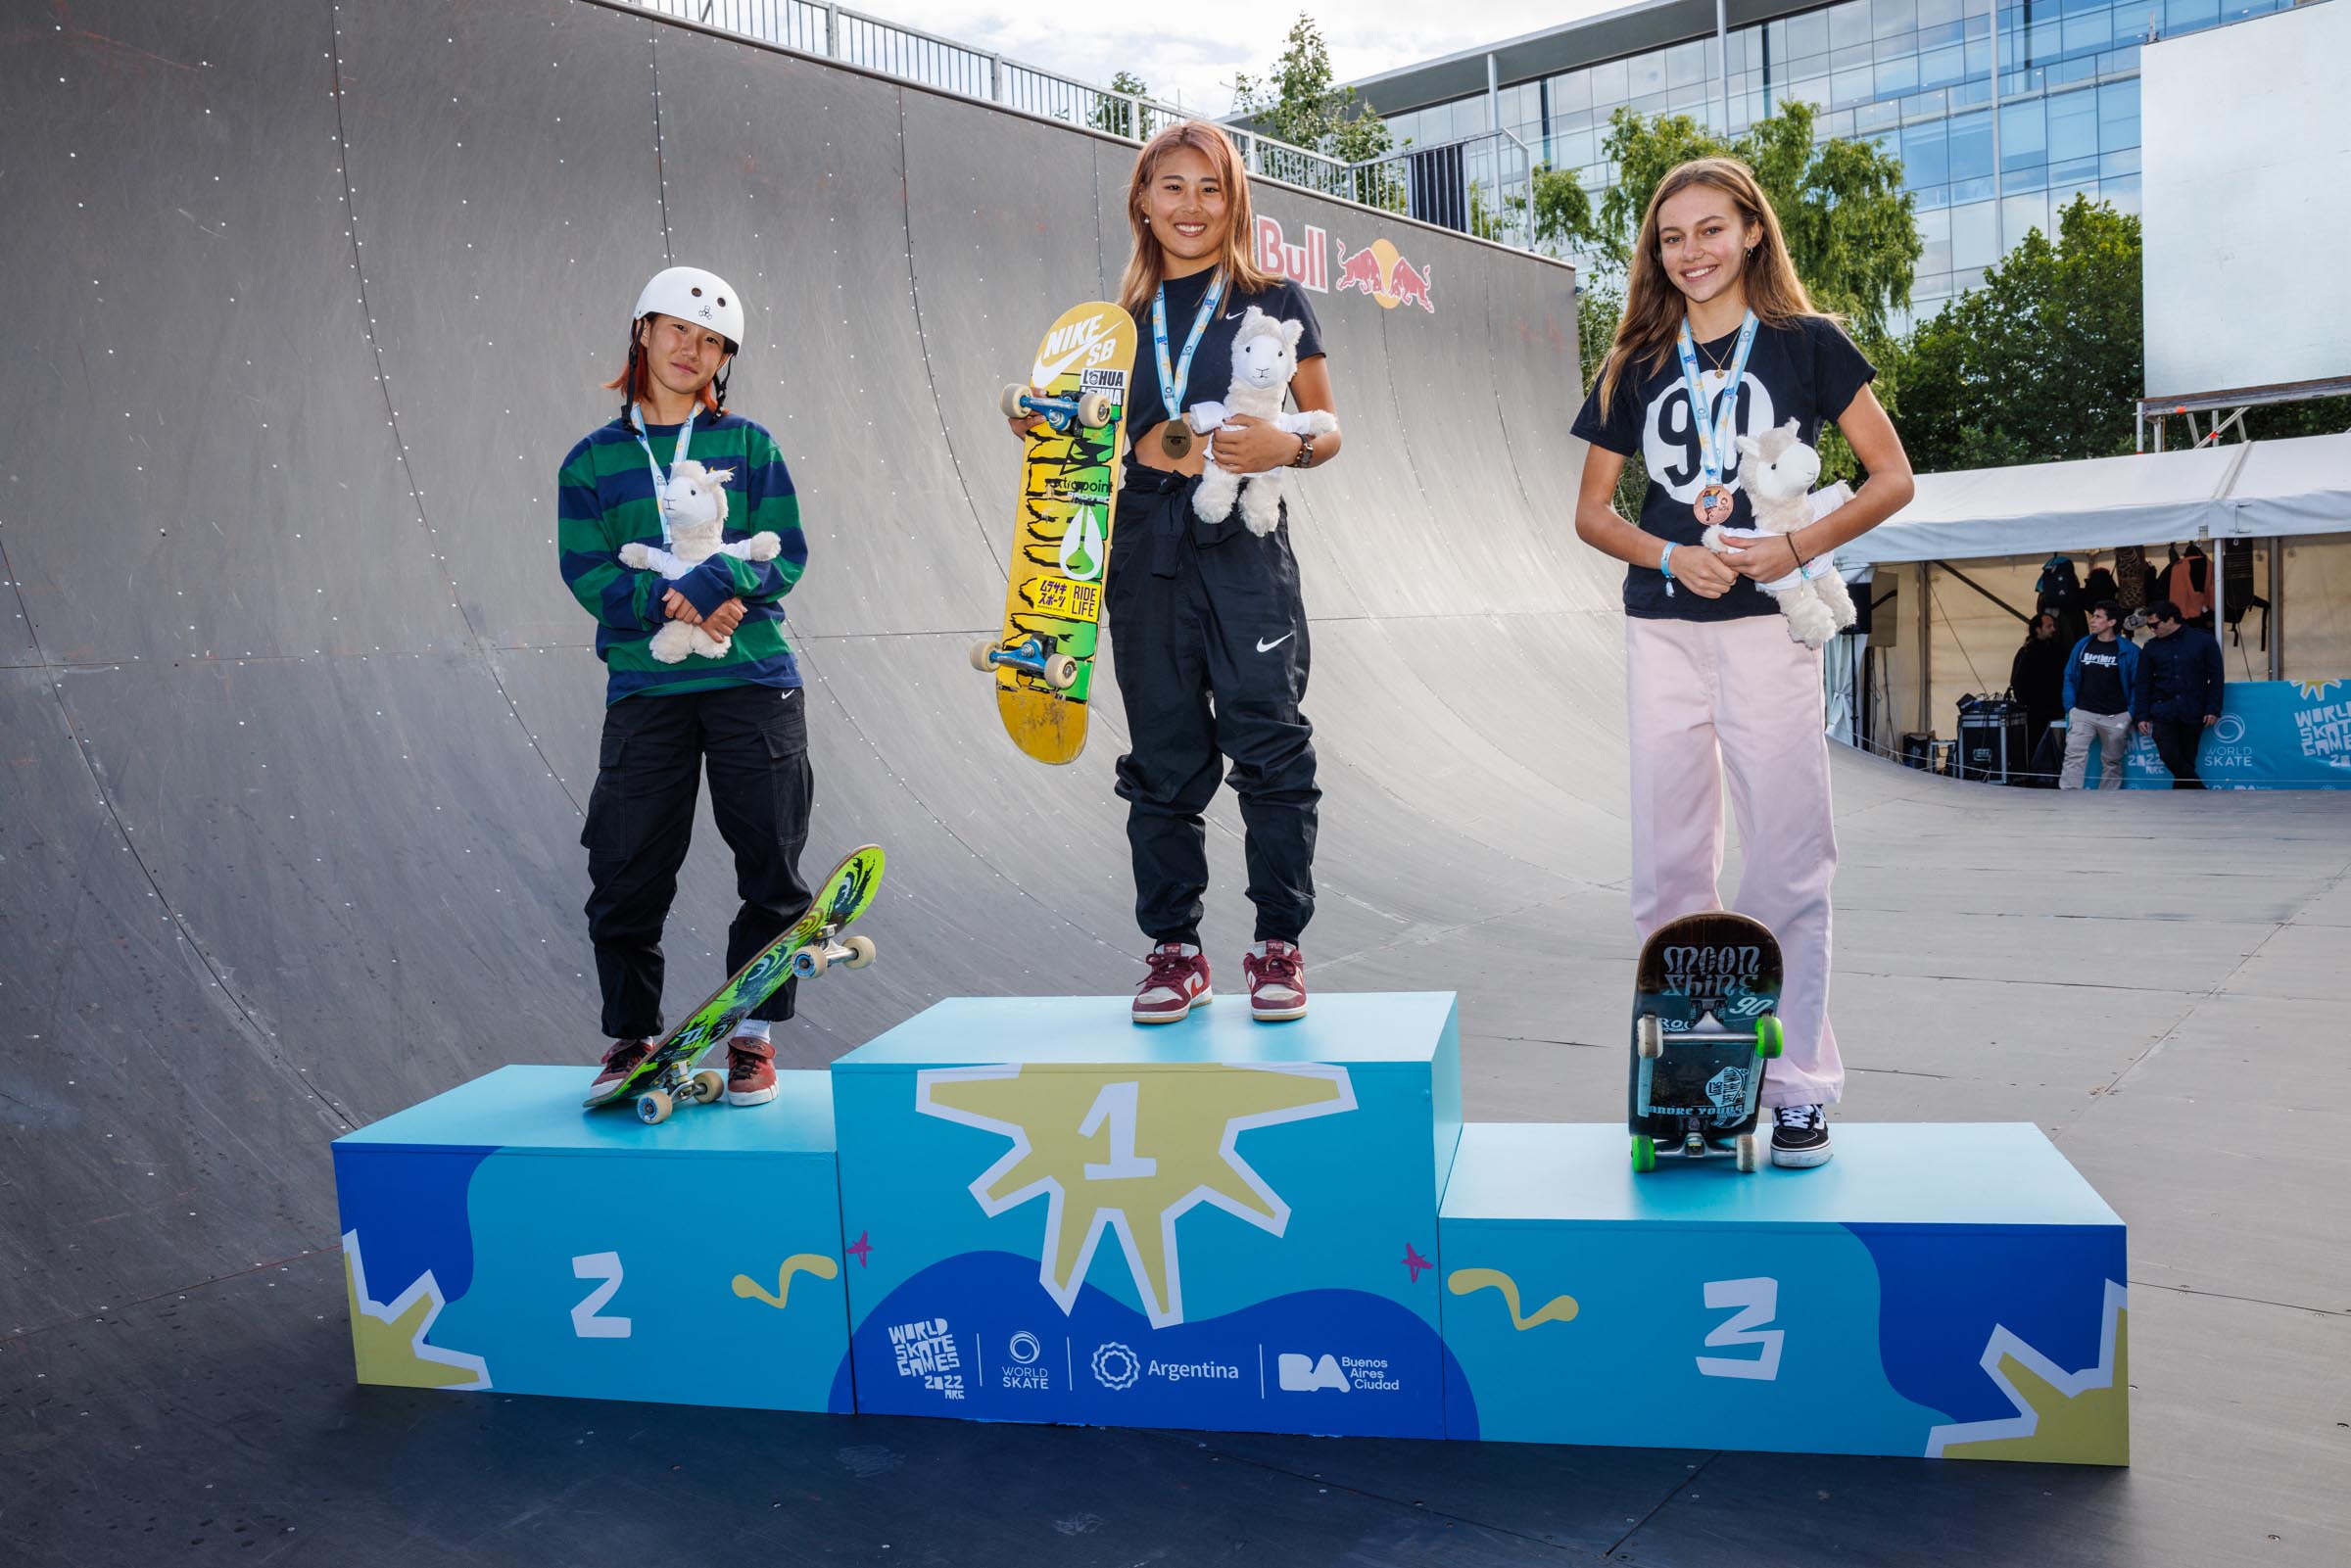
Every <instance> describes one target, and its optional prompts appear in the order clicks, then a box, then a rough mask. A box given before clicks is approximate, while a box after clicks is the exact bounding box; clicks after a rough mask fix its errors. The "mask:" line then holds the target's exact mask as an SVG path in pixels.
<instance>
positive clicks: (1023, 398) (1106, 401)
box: [996, 382, 1118, 435]
mask: <svg viewBox="0 0 2351 1568" xmlns="http://www.w3.org/2000/svg"><path fill="white" fill-rule="evenodd" d="M996 406H997V407H998V408H1000V409H1002V410H1003V413H1004V417H1005V418H1007V419H1026V418H1028V417H1029V416H1030V415H1031V414H1037V415H1040V416H1042V418H1043V419H1044V421H1045V423H1046V424H1048V425H1050V426H1052V427H1053V431H1054V434H1056V435H1059V434H1061V433H1063V432H1065V431H1067V430H1068V429H1069V428H1070V426H1071V425H1073V424H1079V425H1083V426H1085V427H1086V428H1087V429H1088V430H1099V429H1101V428H1102V427H1103V426H1104V425H1106V424H1109V423H1110V412H1111V410H1112V409H1113V408H1115V407H1117V406H1118V404H1117V402H1116V401H1115V400H1114V399H1113V398H1112V397H1111V395H1110V394H1109V393H1107V392H1103V391H1100V390H1099V389H1097V390H1095V391H1091V392H1081V393H1080V394H1079V395H1078V396H1077V397H1075V398H1040V397H1038V396H1037V395H1036V390H1035V389H1034V388H1032V387H1024V386H1022V385H1020V384H1019V383H1018V382H1008V383H1006V384H1005V387H1004V393H1003V396H1002V397H1000V398H999V399H997V401H996Z"/></svg>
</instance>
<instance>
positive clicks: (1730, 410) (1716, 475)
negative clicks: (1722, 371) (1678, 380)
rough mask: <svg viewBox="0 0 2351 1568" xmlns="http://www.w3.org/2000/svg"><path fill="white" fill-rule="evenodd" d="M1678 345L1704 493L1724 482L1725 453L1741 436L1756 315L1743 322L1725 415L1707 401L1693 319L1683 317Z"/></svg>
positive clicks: (1727, 385) (1751, 313) (1727, 386)
mask: <svg viewBox="0 0 2351 1568" xmlns="http://www.w3.org/2000/svg"><path fill="white" fill-rule="evenodd" d="M1674 346H1675V347H1676V348H1677V349H1679V350H1680V351H1681V356H1682V385H1683V386H1684V387H1686V388H1688V389H1689V393H1690V417H1691V419H1692V421H1693V422H1695V423H1696V424H1697V426H1698V466H1699V473H1700V477H1701V479H1702V480H1703V483H1702V484H1701V485H1700V486H1699V489H1700V491H1701V492H1702V493H1703V491H1704V489H1705V487H1706V486H1707V485H1719V484H1721V483H1722V454H1723V453H1724V452H1726V451H1729V450H1730V447H1731V439H1732V438H1733V437H1734V436H1736V435H1737V434H1738V433H1739V387H1740V384H1741V383H1742V382H1743V381H1744V380H1745V379H1746V376H1747V354H1748V351H1749V350H1750V349H1752V348H1753V347H1754V346H1755V312H1754V311H1752V310H1750V311H1748V312H1747V319H1746V320H1744V321H1742V322H1740V323H1739V350H1738V353H1737V354H1735V355H1733V356H1732V357H1731V370H1730V379H1729V380H1728V381H1726V382H1724V383H1723V390H1724V391H1725V393H1727V394H1728V396H1726V397H1725V398H1724V400H1723V404H1722V416H1721V417H1720V418H1719V419H1716V418H1715V417H1714V410H1713V407H1712V406H1711V404H1708V403H1707V401H1706V394H1705V388H1704V385H1703V382H1702V381H1701V380H1700V378H1699V374H1698V349H1697V347H1696V346H1695V345H1694V344H1692V343H1691V341H1690V318H1689V317H1688V316H1684V317H1682V330H1681V335H1680V336H1679V337H1678V338H1677V339H1676V340H1675V343H1674Z"/></svg>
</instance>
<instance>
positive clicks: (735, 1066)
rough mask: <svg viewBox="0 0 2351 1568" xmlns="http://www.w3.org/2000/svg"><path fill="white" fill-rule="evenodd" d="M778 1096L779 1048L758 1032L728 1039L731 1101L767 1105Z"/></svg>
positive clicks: (730, 1103) (728, 1078) (728, 1101)
mask: <svg viewBox="0 0 2351 1568" xmlns="http://www.w3.org/2000/svg"><path fill="white" fill-rule="evenodd" d="M775 1097H776V1048H775V1046H774V1045H773V1044H772V1043H770V1042H769V1041H766V1040H762V1039H760V1038H759V1037H758V1036H757V1035H755V1034H738V1035H737V1036H735V1038H733V1039H732V1040H729V1041H728V1042H727V1104H729V1105H765V1104H767V1102H768V1101H770V1100H773V1099H774V1098H775Z"/></svg>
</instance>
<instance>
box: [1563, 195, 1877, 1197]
mask: <svg viewBox="0 0 2351 1568" xmlns="http://www.w3.org/2000/svg"><path fill="white" fill-rule="evenodd" d="M1876 375H1877V372H1876V370H1875V369H1873V368H1872V367H1871V365H1870V363H1869V361H1868V360H1866V359H1864V358H1863V357H1862V356H1861V354H1860V351H1859V350H1857V349H1855V348H1854V347H1853V344H1852V340H1851V339H1849V338H1847V336H1846V335H1845V332H1844V330H1843V329H1842V328H1841V327H1840V326H1839V325H1838V324H1837V322H1836V320H1835V319H1834V318H1832V317H1830V316H1826V315H1823V314H1821V313H1820V312H1818V311H1816V310H1814V309H1812V301H1811V298H1810V296H1809V295H1808V294H1806V293H1805V291H1804V285H1803V282H1802V280H1801V279H1799V277H1798V276H1797V275H1796V268H1795V266H1794V265H1793V263H1791V261H1789V258H1788V246H1787V242H1786V241H1785V239H1784V238H1783V237H1782V235H1781V233H1780V220H1779V217H1778V216H1777V214H1774V213H1773V212H1772V210H1771V203H1770V202H1769V201H1768V200H1767V199H1766V198H1765V197H1764V195H1763V192H1762V190H1761V189H1760V188H1759V187H1758V186H1757V185H1756V183H1755V177H1754V174H1753V172H1752V171H1751V170H1750V169H1749V168H1748V166H1746V165H1745V164H1742V163H1739V162H1737V161H1735V160H1732V159H1722V158H1705V159H1698V160H1696V161H1694V162H1691V163H1687V164H1684V165H1682V166H1679V167H1678V168H1676V169H1674V170H1673V171H1672V172H1671V173H1669V174H1667V175H1666V176H1665V178H1664V179H1663V180H1662V181H1660V182H1659V184H1658V186H1657V190H1656V194H1655V196H1653V197H1651V199H1650V203H1649V211H1648V213H1647V214H1646V215H1644V216H1643V218H1642V220H1641V235H1640V239H1639V240H1638V241H1637V242H1636V244H1635V246H1634V254H1633V260H1632V266H1631V275H1630V277H1629V279H1628V280H1627V286H1626V292H1625V309H1624V318H1623V319H1622V320H1621V321H1620V322H1618V323H1617V327H1616V338H1615V341H1614V343H1612V344H1611V345H1610V346H1609V349H1608V356H1607V363H1606V364H1605V365H1604V367H1603V369H1602V372H1601V376H1600V382H1599V385H1598V386H1596V387H1594V388H1593V390H1592V394H1591V396H1590V397H1589V398H1587V399H1586V400H1585V403H1584V406H1583V410H1582V412H1580V413H1579V414H1577V415H1576V419H1575V425H1574V433H1575V434H1576V435H1577V436H1579V437H1581V438H1582V439H1583V440H1585V441H1587V442H1589V443H1590V444H1591V451H1589V452H1588V453H1586V455H1585V459H1584V474H1583V486H1582V489H1581V491H1580V493H1579V494H1578V496H1577V498H1576V508H1575V531H1576V533H1577V535H1578V536H1579V537H1581V538H1582V539H1583V540H1584V542H1585V543H1586V544H1589V545H1591V546H1594V547H1596V548H1598V549H1601V550H1605V551H1607V553H1608V554H1610V555H1613V556H1615V557H1616V558H1617V559H1618V560H1620V561H1623V562H1625V563H1626V566H1627V568H1628V570H1627V571H1626V573H1625V580H1624V609H1625V616H1626V622H1625V636H1624V668H1625V697H1626V703H1627V706H1628V708H1629V710H1630V720H1631V722H1630V728H1629V734H1630V740H1631V746H1632V756H1633V809H1632V832H1633V928H1634V931H1635V933H1636V935H1637V936H1638V937H1639V938H1640V939H1641V940H1643V941H1646V940H1648V938H1649V933H1650V932H1651V931H1653V930H1655V929H1656V928H1657V927H1659V926H1662V925H1663V924H1665V922H1667V921H1669V920H1672V919H1674V918H1676V917H1678V916H1682V915H1688V914H1693V913H1696V912H1699V911H1702V910H1713V909H1719V908H1721V907H1722V903H1721V897H1720V895H1719V893H1718V892H1717V890H1716V885H1715V883H1716V879H1717V878H1718V876H1719V875H1720V873H1721V871H1722V828H1721V822H1722V797H1723V794H1724V792H1725V788H1726V785H1727V788H1728V793H1729V795H1730V802H1731V814H1732V816H1733V817H1734V818H1735V819H1736V820H1737V822H1738V825H1739V841H1740V843H1741V845H1742V846H1743V847H1744V849H1745V854H1746V870H1745V872H1744V874H1743V875H1742V876H1741V878H1740V883H1739V901H1738V906H1737V907H1738V909H1739V912H1740V913H1741V914H1744V915H1750V916H1752V917H1753V918H1754V919H1756V920H1759V921H1761V922H1762V923H1763V924H1764V925H1766V926H1768V927H1771V928H1772V930H1773V931H1774V932H1775V933H1777V935H1778V936H1779V939H1780V945H1781V947H1782V948H1783V949H1784V950H1785V953H1786V957H1787V965H1788V977H1787V989H1786V992H1785V994H1784V995H1783V997H1782V999H1781V1007H1780V1019H1781V1022H1782V1023H1783V1024H1784V1025H1785V1026H1786V1029H1787V1050H1786V1054H1785V1055H1783V1056H1782V1057H1781V1058H1780V1059H1779V1060H1778V1061H1776V1062H1774V1063H1773V1064H1772V1066H1771V1070H1770V1075H1769V1077H1768V1078H1767V1080H1766V1081H1765V1084H1764V1088H1763V1103H1764V1104H1765V1105H1767V1106H1769V1107H1770V1108H1771V1110H1772V1119H1773V1123H1774V1125H1773V1128H1772V1140H1771V1157H1772V1161H1773V1163H1774V1164H1782V1165H1817V1164H1823V1163H1824V1162H1826V1161H1827V1160H1828V1158H1829V1154H1830V1148H1829V1124H1828V1117H1827V1116H1826V1114H1825V1112H1826V1108H1827V1107H1828V1106H1831V1105H1834V1104H1835V1103H1836V1102H1837V1100H1838V1098H1839V1096H1840V1095H1841V1093H1842V1092H1843V1090H1844V1085H1845V1067H1844V1064H1843V1063H1842V1062H1841V1061H1840V1060H1839V1058H1838V1055H1837V1036H1836V1034H1835V1033H1834V1031H1832V1030H1831V1029H1830V1027H1829V1019H1828V1003H1829V925H1830V918H1829V917H1830V910H1829V884H1830V881H1831V879H1833V878H1834V876H1835V874H1836V868H1837V837H1836V833H1835V832H1834V830H1833V829H1832V827H1831V824H1830V821H1829V759H1828V741H1827V738H1826V736H1824V735H1823V733H1822V724H1821V698H1822V692H1821V676H1820V663H1821V656H1820V654H1819V653H1818V652H1816V651H1814V650H1812V649H1809V648H1806V647H1805V646H1804V645H1803V644H1802V643H1800V642H1798V641H1794V640H1792V639H1791V638H1790V637H1789V636H1788V633H1787V631H1786V629H1785V627H1784V626H1783V625H1782V624H1781V621H1780V616H1779V611H1778V608H1777V606H1776V605H1775V604H1774V603H1773V602H1772V600H1771V598H1770V597H1769V596H1768V595H1766V594H1764V593H1763V592H1762V591H1761V590H1760V589H1758V588H1757V587H1756V584H1757V583H1767V582H1771V581H1773V580H1775V579H1778V578H1782V577H1786V576H1788V575H1790V574H1791V573H1794V572H1799V571H1801V570H1803V569H1804V568H1805V567H1807V566H1808V565H1809V564H1810V563H1811V562H1812V560H1813V559H1814V558H1815V557H1816V556H1821V555H1825V554H1826V553H1827V552H1829V551H1830V550H1832V549H1835V548H1836V547H1837V546H1840V545H1842V544H1844V543H1845V542H1846V541H1847V540H1849V539H1853V538H1856V537H1857V536H1859V535H1861V534H1863V533H1866V532H1867V531H1868V530H1870V529H1871V528H1874V527H1875V526H1877V525H1878V524H1879V523H1881V522H1884V521H1885V520H1886V519H1887V518H1888V517H1891V516H1893V515H1894V513H1895V512H1896V511H1898V510H1900V509H1901V507H1902V506H1903V504H1904V503H1906V502H1907V501H1908V500H1909V499H1910V494H1911V489H1912V486H1911V480H1910V462H1909V459H1908V458H1907V457H1905V456H1904V455H1903V454H1902V444H1901V439H1900V438H1899V437H1898V436H1896V435H1895V431H1894V426H1893V424H1892V422H1891V421H1889V420H1888V419H1887V417H1886V410H1885V409H1884V408H1882V407H1881V406H1879V404H1878V400H1877V397H1876V395H1875V394H1873V393H1872V392H1871V391H1870V390H1869V383H1870V382H1871V381H1872V380H1873V379H1875V377H1876ZM1791 419H1793V420H1795V421H1797V423H1798V425H1799V435H1800V436H1801V439H1802V440H1803V441H1804V442H1805V443H1807V444H1817V442H1818V440H1819V436H1820V426H1821V424H1822V423H1823V422H1824V421H1827V420H1834V421H1835V422H1836V424H1837V427H1838V428H1839V429H1840V430H1842V431H1843V432H1844V433H1845V437H1846V440H1847V441H1848V442H1849V443H1851V445H1852V449H1853V452H1854V454H1855V455H1856V456H1857V457H1859V458H1860V460H1861V463H1862V465H1863V466H1864V467H1865V468H1866V469H1867V470H1868V473H1869V478H1868V480H1867V482H1866V483H1864V484H1863V485H1862V486H1861V488H1860V490H1859V491H1858V492H1857V493H1856V494H1855V495H1854V497H1853V499H1851V500H1849V501H1847V503H1846V504H1845V505H1844V506H1842V507H1840V508H1838V509H1837V510H1836V511H1834V512H1832V513H1830V514H1829V515H1828V516H1827V517H1825V518H1822V519H1821V520H1820V521H1818V522H1816V523H1813V524H1812V525H1811V526H1810V527H1807V528H1803V529H1799V530H1798V531H1797V532H1795V533H1793V534H1783V535H1775V536H1772V537H1771V538H1768V539H1763V540H1757V541H1753V542H1751V546H1750V547H1748V548H1744V549H1741V548H1733V549H1732V550H1730V551H1729V552H1728V553H1725V554H1719V555H1717V554H1714V553H1711V552H1709V551H1708V550H1707V549H1706V548H1705V547H1704V546H1702V545H1701V544H1700V543H1699V536H1700V535H1701V534H1703V532H1704V531H1705V529H1706V527H1707V525H1709V524H1714V523H1720V524H1722V525H1723V526H1725V527H1726V528H1734V529H1735V528H1751V527H1753V526H1754V523H1753V515H1752V508H1751V505H1750V503H1749V500H1748V498H1747V496H1746V495H1745V494H1744V493H1743V492H1742V490H1741V488H1740V485H1739V460H1740V459H1739V451H1738V449H1737V447H1736V446H1735V445H1734V441H1735V439H1736V438H1737V437H1741V436H1748V437H1755V438H1760V437H1761V436H1762V434H1763V433H1764V432H1765V431H1767V430H1772V429H1775V428H1777V427H1779V426H1781V425H1783V424H1785V423H1787V422H1788V421H1789V420H1791ZM1636 455H1638V456H1639V458H1640V460H1641V463H1642V466H1643V467H1644V469H1645V470H1646V471H1647V473H1648V476H1649V490H1648V494H1647V495H1646V497H1645V498H1644V499H1643V501H1642V505H1641V521H1640V523H1639V525H1638V526H1636V525H1634V524H1632V523H1630V522H1627V521H1626V520H1625V519H1624V518H1622V517H1620V516H1618V515H1617V514H1616V510H1615V507H1614V504H1613V498H1614V496H1615V492H1616V484H1617V480H1618V479H1619V478H1620V477H1621V476H1622V474H1623V471H1624V464H1625V461H1626V459H1627V458H1630V457H1633V456H1636Z"/></svg>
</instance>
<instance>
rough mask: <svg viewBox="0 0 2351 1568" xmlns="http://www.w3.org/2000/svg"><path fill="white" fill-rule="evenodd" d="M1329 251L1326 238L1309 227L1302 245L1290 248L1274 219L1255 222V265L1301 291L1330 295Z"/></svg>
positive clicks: (1262, 219) (1265, 218)
mask: <svg viewBox="0 0 2351 1568" xmlns="http://www.w3.org/2000/svg"><path fill="white" fill-rule="evenodd" d="M1329 247H1330V237H1329V236H1328V235H1326V234H1324V233H1323V232H1322V231H1321V230H1320V229H1319V228H1317V227H1315V225H1314V224H1312V223H1309V224H1307V225H1306V243H1305V244H1303V245H1292V244H1290V243H1289V242H1288V241H1287V240H1286V239H1284V238H1283V237H1282V232H1281V224H1280V222H1279V221H1278V220H1277V219H1274V218H1271V217H1266V216H1264V215H1262V214H1261V215H1260V216H1259V218H1258V220H1257V264H1258V265H1259V266H1261V267H1263V268H1265V269H1266V270H1267V271H1269V272H1271V273H1272V274H1273V275H1274V276H1275V277H1277V278H1288V279H1289V280H1290V281H1291V282H1292V283H1295V284H1297V285H1298V286H1299V287H1300V288H1302V289H1312V290H1314V291H1315V292H1316V293H1317V294H1328V293H1329V292H1330V248H1329Z"/></svg>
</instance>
